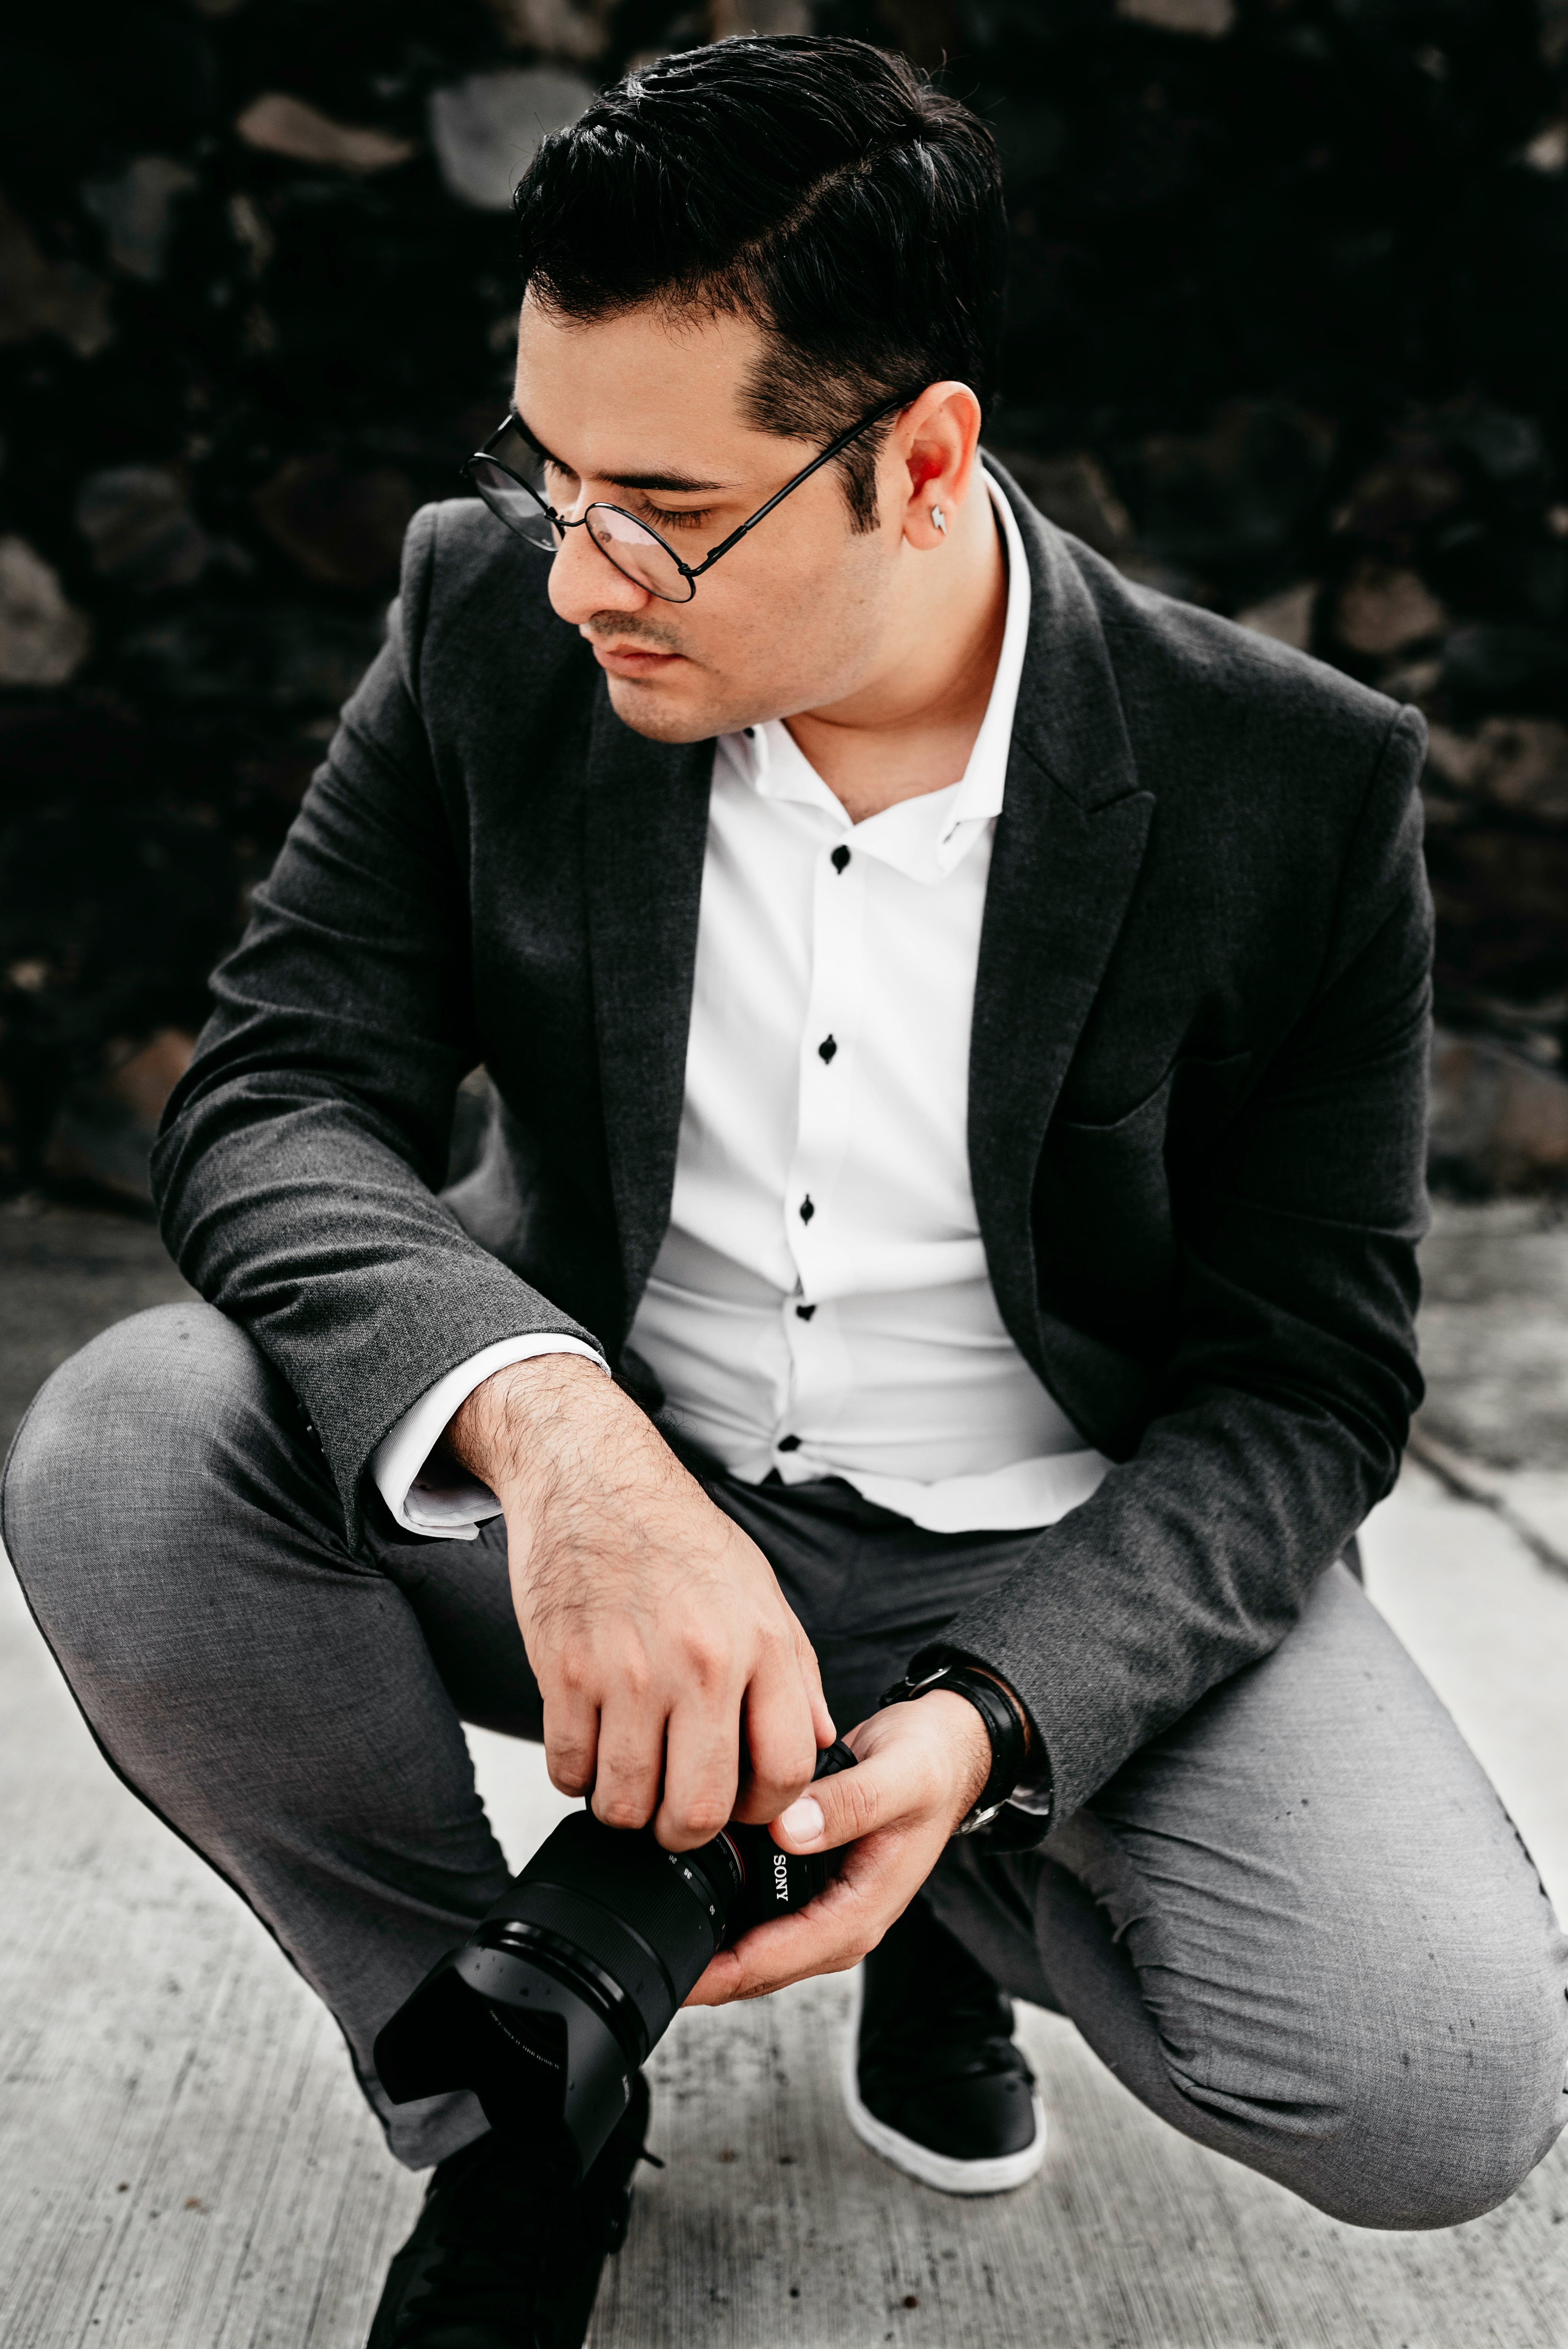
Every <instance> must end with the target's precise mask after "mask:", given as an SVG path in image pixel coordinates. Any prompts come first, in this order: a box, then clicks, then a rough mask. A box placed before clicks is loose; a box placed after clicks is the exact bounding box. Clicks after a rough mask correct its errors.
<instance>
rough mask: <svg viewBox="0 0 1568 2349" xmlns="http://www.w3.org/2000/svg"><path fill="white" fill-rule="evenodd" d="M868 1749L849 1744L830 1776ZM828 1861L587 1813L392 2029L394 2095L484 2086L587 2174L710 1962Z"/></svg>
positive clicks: (763, 1839)
mask: <svg viewBox="0 0 1568 2349" xmlns="http://www.w3.org/2000/svg"><path fill="white" fill-rule="evenodd" d="M854 1760H855V1757H854V1755H853V1754H851V1751H850V1749H849V1747H848V1746H847V1745H845V1744H843V1743H842V1741H841V1742H840V1743H839V1744H835V1745H832V1746H830V1747H829V1748H828V1750H827V1752H826V1753H825V1754H820V1755H819V1756H818V1760H817V1768H816V1772H815V1776H816V1777H818V1778H823V1777H828V1776H830V1775H833V1774H834V1773H835V1772H837V1771H840V1770H848V1769H851V1768H852V1767H853V1766H854ZM828 1867H829V1857H828V1856H827V1855H820V1856H814V1857H809V1858H800V1857H797V1856H796V1855H795V1854H794V1853H791V1852H786V1851H781V1850H780V1849H779V1846H778V1845H777V1844H776V1843H775V1842H774V1840H773V1837H772V1836H771V1835H770V1834H769V1831H768V1829H767V1827H765V1826H740V1825H738V1824H737V1823H736V1822H735V1821H733V1820H732V1821H731V1823H730V1825H729V1826H727V1827H726V1828H724V1829H723V1830H722V1832H721V1833H720V1834H718V1835H717V1836H715V1837H714V1838H713V1839H712V1841H711V1842H710V1843H706V1844H704V1845H702V1846H701V1847H700V1848H699V1849H698V1850H696V1851H685V1852H674V1851H665V1849H664V1847H663V1846H662V1845H661V1844H659V1843H658V1842H657V1841H656V1840H655V1836H654V1833H653V1830H652V1828H650V1827H642V1828H639V1829H636V1830H628V1829H625V1828H618V1827H607V1826H603V1824H602V1823H601V1821H599V1820H598V1819H596V1818H595V1817H594V1816H593V1813H592V1812H591V1811H588V1810H586V1809H584V1810H583V1811H579V1812H574V1813H573V1816H571V1817H570V1818H568V1819H563V1820H562V1823H561V1825H560V1826H558V1827H557V1828H556V1829H555V1830H554V1832H553V1833H552V1835H549V1836H547V1837H545V1839H544V1841H543V1843H542V1844H541V1846H540V1847H539V1849H538V1850H537V1851H536V1852H535V1853H534V1855H533V1857H532V1858H531V1860H530V1861H529V1863H528V1865H527V1867H526V1868H523V1869H522V1870H521V1873H520V1874H518V1875H517V1876H515V1877H513V1878H512V1880H511V1883H510V1884H509V1885H508V1887H507V1889H506V1890H505V1892H503V1893H502V1895H501V1897H500V1899H499V1900H498V1901H497V1902H496V1903H495V1905H494V1907H493V1908H492V1909H490V1910H489V1912H488V1913H487V1914H486V1915H485V1916H484V1917H483V1918H481V1920H480V1923H479V1924H478V1925H477V1926H476V1927H475V1929H474V1931H473V1933H472V1935H471V1936H470V1937H469V1940H467V1941H465V1942H464V1943H463V1945H462V1947H461V1949H459V1950H454V1951H451V1952H450V1953H449V1955H448V1956H446V1957H444V1958H443V1959H442V1960H441V1961H440V1962H439V1963H438V1965H437V1966H436V1967H435V1968H434V1969H433V1970H432V1971H431V1972H429V1973H428V1974H427V1976H426V1977H425V1980H424V1981H423V1982H421V1983H420V1985H419V1987H418V1990H417V1991H416V1992H414V1994H413V1996H412V1997H411V1998H409V1999H408V2000H407V2001H406V2002H405V2003H404V2004H403V2005H402V2006H400V2007H399V2008H398V2010H397V2013H396V2014H395V2015H394V2016H393V2017H392V2019H391V2021H390V2022H389V2023H387V2025H386V2026H385V2027H384V2029H383V2030H382V2032H381V2033H380V2035H379V2037H378V2038H377V2042H376V2048H375V2056H376V2069H377V2073H378V2074H379V2075H380V2079H381V2085H382V2086H383V2087H384V2088H385V2089H386V2091H387V2095H389V2096H390V2097H391V2099H392V2102H393V2103H394V2104H395V2105H401V2104H409V2103H412V2102H413V2101H414V2100H415V2099H416V2098H417V2097H420V2096H432V2095H439V2094H440V2093H441V2092H442V2091H444V2090H451V2089H456V2088H468V2089H471V2090H472V2092H473V2094H474V2095H476V2096H477V2097H478V2098H479V2101H480V2105H481V2106H483V2108H484V2112H485V2116H486V2118H487V2119H488V2120H489V2121H490V2125H491V2127H495V2128H498V2129H506V2130H512V2131H519V2132H524V2133H526V2134H527V2135H528V2137H530V2140H531V2143H533V2144H534V2145H535V2147H537V2149H538V2151H539V2154H540V2156H541V2158H542V2159H546V2160H548V2161H549V2162H550V2163H551V2165H552V2168H554V2169H555V2171H556V2173H557V2174H558V2175H560V2176H561V2177H562V2178H563V2180H564V2181H565V2182H568V2183H571V2184H575V2183H576V2182H577V2181H578V2180H579V2179H580V2178H582V2177H583V2176H584V2175H585V2173H586V2172H587V2171H588V2170H589V2169H590V2168H592V2167H593V2160H594V2158H595V2156H596V2155H597V2153H598V2152H599V2150H600V2148H601V2147H602V2146H603V2143H604V2141H605V2139H606V2138H607V2137H608V2136H609V2134H610V2132H611V2130H612V2129H613V2128H614V2126H615V2123H616V2121H617V2120H618V2119H619V2118H620V2116H621V2114H622V2112H623V2110H624V2107H625V2106H626V2103H627V2101H628V2100H629V2098H630V2096H631V2093H632V2082H633V2079H634V2076H635V2075H636V2073H637V2071H638V2070H639V2069H640V2068H641V2066H642V2064H644V2063H645V2061H646V2060H647V2057H648V2054H650V2052H651V2050H652V2049H653V2048H654V2047H655V2045H656V2044H657V2043H658V2041H659V2040H660V2039H661V2038H662V2037H663V2036H664V2034H665V2032H666V2031H667V2030H668V2028H669V2026H670V2023H672V2022H673V2021H674V2019H675V2016H676V2012H677V2011H678V2009H679V2008H680V2007H681V2006H682V2005H683V2004H684V2002H685V2001H686V1997H687V1996H688V1994H689V1993H690V1992H691V1991H692V1989H693V1988H694V1986H695V1985H696V1982H697V1981H698V1979H699V1977H700V1976H701V1975H702V1973H703V1972H704V1971H705V1970H706V1968H707V1964H708V1961H709V1960H710V1959H711V1958H712V1957H713V1956H714V1955H715V1953H716V1952H717V1951H719V1950H721V1949H724V1948H726V1947H727V1945H728V1944H729V1943H730V1942H732V1941H735V1940H738V1939H739V1937H740V1935H741V1934H742V1933H743V1932H746V1931H747V1930H748V1929H749V1928H750V1927H751V1926H753V1925H758V1924H762V1923H764V1922H766V1920H768V1919H769V1917H780V1916H786V1915H788V1914H789V1913H790V1912H791V1911H792V1910H794V1909H803V1908H804V1907H805V1906H806V1903H807V1902H808V1901H809V1900H810V1899H813V1898H814V1897H815V1895H816V1894H817V1893H819V1892H820V1891H821V1889H822V1888H823V1886H824V1885H825V1884H826V1882H827V1880H828Z"/></svg>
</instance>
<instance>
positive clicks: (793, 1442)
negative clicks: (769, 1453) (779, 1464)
mask: <svg viewBox="0 0 1568 2349" xmlns="http://www.w3.org/2000/svg"><path fill="white" fill-rule="evenodd" d="M773 1449H774V1450H775V1451H776V1452H799V1449H800V1439H799V1436H798V1435H781V1436H780V1437H779V1441H778V1443H777V1444H775V1445H774V1447H773Z"/></svg>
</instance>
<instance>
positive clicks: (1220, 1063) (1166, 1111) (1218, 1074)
mask: <svg viewBox="0 0 1568 2349" xmlns="http://www.w3.org/2000/svg"><path fill="white" fill-rule="evenodd" d="M1254 1057H1255V1056H1254V1054H1253V1053H1252V1052H1251V1051H1243V1052H1223V1053H1222V1054H1221V1055H1220V1057H1219V1058H1218V1059H1217V1060H1205V1059H1203V1058H1202V1056H1201V1055H1199V1054H1196V1053H1188V1052H1179V1053H1178V1054H1177V1056H1176V1058H1175V1060H1173V1061H1171V1066H1170V1067H1169V1068H1168V1069H1167V1070H1166V1071H1165V1073H1164V1075H1163V1076H1162V1077H1161V1080H1160V1081H1159V1083H1158V1084H1157V1085H1155V1086H1154V1087H1153V1088H1152V1090H1151V1091H1150V1092H1147V1093H1145V1094H1144V1096H1143V1098H1142V1100H1141V1101H1138V1102H1134V1103H1133V1105H1132V1107H1131V1108H1130V1109H1127V1110H1123V1111H1122V1112H1121V1113H1120V1115H1119V1116H1118V1117H1113V1118H1109V1119H1100V1118H1076V1117H1065V1118H1057V1119H1054V1120H1053V1121H1052V1123H1051V1127H1050V1130H1049V1132H1050V1133H1051V1134H1054V1133H1073V1134H1096V1135H1101V1136H1104V1137H1105V1138H1106V1139H1108V1140H1109V1138H1111V1137H1112V1136H1115V1135H1120V1136H1122V1137H1124V1138H1125V1139H1127V1140H1130V1141H1131V1142H1132V1143H1134V1145H1135V1146H1136V1145H1137V1143H1138V1142H1139V1140H1140V1138H1141V1137H1144V1136H1146V1135H1147V1134H1149V1133H1158V1134H1159V1135H1160V1137H1161V1145H1162V1146H1163V1140H1164V1136H1165V1133H1166V1131H1167V1128H1168V1127H1169V1126H1170V1124H1171V1123H1172V1121H1174V1122H1175V1123H1177V1124H1178V1125H1179V1127H1180V1128H1181V1134H1182V1138H1183V1139H1185V1138H1186V1136H1187V1134H1188V1132H1189V1130H1190V1129H1191V1127H1192V1126H1193V1125H1194V1124H1195V1123H1196V1124H1199V1125H1202V1123H1208V1124H1210V1125H1211V1126H1212V1127H1215V1128H1217V1127H1218V1126H1220V1125H1222V1124H1223V1123H1226V1122H1227V1121H1228V1119H1229V1117H1230V1115H1231V1113H1232V1112H1233V1111H1234V1110H1235V1109H1237V1108H1238V1107H1239V1106H1240V1103H1241V1100H1242V1096H1243V1092H1244V1091H1245V1084H1246V1077H1247V1073H1248V1071H1250V1069H1251V1068H1252V1065H1253V1059H1254ZM1048 1139H1049V1134H1047V1140H1048Z"/></svg>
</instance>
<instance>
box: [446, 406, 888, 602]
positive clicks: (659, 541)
mask: <svg viewBox="0 0 1568 2349" xmlns="http://www.w3.org/2000/svg"><path fill="white" fill-rule="evenodd" d="M916 398H919V394H918V393H908V392H902V391H901V392H899V393H898V394H897V395H896V396H895V397H894V398H892V399H884V400H883V401H882V403H881V405H880V406H878V407H876V408H873V409H872V412H871V414H870V415H869V416H862V417H861V420H860V422H859V423H858V424H851V427H850V429H849V430H848V431H847V432H841V433H840V434H839V436H838V438H837V440H830V441H829V443H828V445H827V447H826V448H825V449H824V450H822V452H821V454H820V456H816V457H813V458H812V460H811V461H810V464H809V465H802V466H801V468H800V471H799V472H798V473H796V474H794V475H793V476H792V477H791V479H790V480H789V481H786V482H785V484H784V486H783V488H782V489H781V490H775V491H774V492H773V495H772V496H771V497H770V498H769V501H768V502H767V504H766V505H760V506H758V509H757V512H755V513H754V514H752V515H751V516H750V517H749V518H748V520H747V521H745V522H743V523H741V525H740V527H739V529H738V530H732V531H731V532H730V533H729V536H728V537H727V538H725V539H721V540H720V541H719V543H718V544H717V546H716V547H714V548H713V549H712V550H711V551H710V553H708V554H705V555H704V557H703V559H702V561H701V562H700V563H696V564H692V563H687V562H686V561H684V560H683V558H682V557H681V556H680V555H678V554H676V551H675V548H674V547H673V546H672V545H671V544H670V543H669V541H668V540H667V539H665V538H662V537H661V536H660V535H659V533H658V532H657V531H656V530H655V528H654V526H653V524H652V523H647V522H645V521H644V520H643V517H642V515H641V514H634V513H633V512H630V511H629V509H628V508H627V507H625V506H616V505H612V504H611V503H610V502H609V500H608V499H607V498H595V499H593V502H592V503H591V504H589V505H586V506H584V507H583V511H582V512H581V513H580V514H578V515H577V516H576V518H575V519H574V520H573V521H570V522H568V521H566V520H564V519H563V518H562V516H561V515H560V514H558V513H557V512H556V511H555V508H554V507H553V506H552V505H547V504H546V503H545V501H544V500H543V499H542V497H541V496H540V494H539V492H538V491H537V490H536V489H535V488H534V486H533V484H532V482H531V481H524V480H523V478H522V476H521V473H514V472H513V471H512V470H511V466H510V465H503V464H502V463H501V461H500V458H499V457H497V456H496V455H494V454H493V451H494V449H495V444H496V442H497V441H498V440H500V436H501V434H502V433H503V432H506V431H509V430H510V429H511V427H512V426H513V425H515V426H516V427H517V429H518V430H519V431H520V432H521V434H522V437H523V439H524V440H526V441H528V443H529V445H530V446H531V447H533V448H537V447H538V443H537V441H535V440H534V438H533V435H532V434H531V432H530V430H529V429H528V427H527V425H526V424H525V423H524V422H523V420H522V419H521V416H520V415H519V414H518V412H517V410H516V409H515V408H513V409H508V411H507V414H506V416H505V418H504V419H503V420H502V421H501V422H500V424H498V425H497V426H496V429H495V430H494V431H493V432H492V433H491V434H490V439H489V440H486V441H485V442H484V443H483V445H482V447H480V448H478V449H476V450H474V453H473V455H472V456H471V457H469V459H468V460H466V461H465V462H464V464H463V465H462V466H461V467H460V469H459V471H460V472H461V474H462V476H463V478H465V479H467V480H470V481H472V480H473V471H472V469H473V467H474V466H475V465H477V464H478V463H479V461H480V459H481V458H482V459H483V460H485V462H486V463H487V464H490V465H494V466H495V468H496V470H497V471H499V472H502V473H504V474H505V475H506V477H507V479H508V481H515V482H516V483H517V486H518V488H519V489H520V490H526V491H527V492H528V494H529V496H530V497H531V499H532V500H533V502H534V503H535V504H536V505H537V506H538V508H539V510H540V512H541V513H542V515H543V516H544V518H545V520H546V521H547V522H548V523H549V524H550V526H551V528H552V530H557V531H559V532H560V533H561V534H562V543H564V540H565V534H566V533H567V532H568V531H569V530H581V529H582V528H583V524H584V523H586V521H587V519H588V517H589V515H590V514H591V513H593V512H594V510H595V508H600V507H602V508H603V511H604V512H606V513H614V514H619V515H620V516H621V518H622V520H623V521H624V522H629V523H634V524H635V525H636V527H637V529H638V530H640V531H644V532H645V533H646V534H647V536H648V537H649V538H651V539H652V540H653V542H654V543H655V546H657V547H658V548H659V550H660V552H661V553H662V554H667V555H668V556H669V559H670V561H671V562H672V563H673V564H675V566H676V570H677V571H678V572H679V574H680V575H681V577H682V578H683V579H684V580H685V581H686V588H687V593H686V595H684V596H677V595H659V591H658V589H657V588H656V587H650V586H649V585H648V584H647V582H646V580H645V579H638V578H636V577H635V576H634V574H633V573H631V572H630V571H624V570H622V568H621V565H620V564H618V563H617V562H616V561H615V558H614V555H613V554H611V553H610V550H609V548H608V547H607V546H605V545H604V544H603V543H602V542H601V541H600V540H599V539H597V538H596V539H595V540H594V541H593V543H594V545H595V546H596V547H598V549H599V552H600V554H602V555H603V557H604V560H605V562H606V563H608V564H611V565H612V566H613V567H614V569H615V570H616V571H619V572H620V573H621V576H622V578H623V579H630V580H631V582H632V585H633V586H634V587H640V588H642V590H643V592H644V594H645V595H657V596H658V598H659V601H660V603H661V604H689V603H691V602H692V600H693V598H694V597H695V596H696V583H697V581H698V580H699V579H700V578H701V577H702V575H703V574H704V572H705V571H711V570H712V569H713V566H714V564H716V563H717V561H718V559H719V556H720V555H721V554H728V553H729V550H730V548H731V547H732V546H738V545H739V543H740V542H741V540H742V539H743V538H744V537H745V536H746V534H747V533H748V531H753V530H755V529H756V527H757V525H758V523H759V522H764V521H766V520H767V518H768V516H769V514H770V513H771V512H772V511H773V509H774V507H775V506H777V505H782V504H783V502H784V500H785V499H786V498H787V497H788V496H789V493H790V492H791V491H792V490H798V489H799V486H800V484H801V482H802V481H810V478H811V476H812V474H813V473H818V472H820V471H821V469H822V467H823V466H824V465H830V464H831V462H832V460H833V459H834V458H835V457H838V456H841V455H842V453H843V451H844V450H846V449H847V448H849V446H850V444H851V441H855V440H859V439H860V437H861V433H862V432H869V431H870V430H871V429H872V425H873V424H880V423H881V422H882V419H883V417H884V416H892V415H895V414H896V413H897V412H898V410H899V409H903V408H908V407H910V406H911V405H912V404H913V400H914V399H916ZM541 453H542V452H541ZM474 487H475V488H476V489H479V483H478V481H474ZM480 497H484V492H483V490H482V489H480ZM485 503H486V505H487V506H490V500H489V499H488V498H485ZM490 512H491V513H493V514H494V515H495V517H496V520H497V521H498V522H502V523H507V528H508V529H509V530H513V531H516V534H517V536H518V537H520V538H521V537H522V536H523V533H521V531H520V530H517V526H516V524H515V523H510V522H507V517H506V516H505V514H503V513H501V512H500V511H499V510H498V509H497V508H496V507H495V506H490ZM524 543H525V544H528V543H531V542H530V541H528V540H524ZM546 551H547V550H546V549H545V548H543V547H541V548H540V549H539V552H540V553H541V554H544V553H545V552H546ZM560 552H561V549H560V547H557V548H556V549H555V553H556V554H559V553H560Z"/></svg>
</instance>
